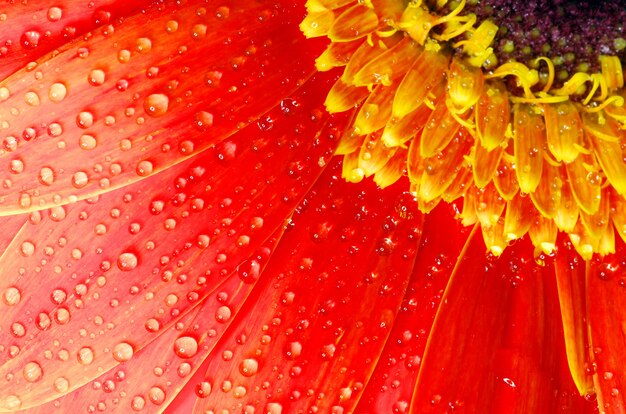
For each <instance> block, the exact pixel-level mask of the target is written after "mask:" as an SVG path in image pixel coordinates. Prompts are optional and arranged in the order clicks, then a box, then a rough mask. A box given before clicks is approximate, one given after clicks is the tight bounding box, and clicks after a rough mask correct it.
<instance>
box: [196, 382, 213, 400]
mask: <svg viewBox="0 0 626 414" xmlns="http://www.w3.org/2000/svg"><path fill="white" fill-rule="evenodd" d="M210 393H211V383H210V382H208V381H202V382H200V383H198V384H197V385H196V395H197V396H198V397H199V398H206V397H208V396H209V394H210Z"/></svg>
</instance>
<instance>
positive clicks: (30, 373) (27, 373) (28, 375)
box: [22, 361, 43, 382]
mask: <svg viewBox="0 0 626 414" xmlns="http://www.w3.org/2000/svg"><path fill="white" fill-rule="evenodd" d="M22 374H23V375H24V379H25V380H26V381H28V382H36V381H39V380H40V379H41V377H42V376H43V370H42V369H41V365H39V364H38V363H37V362H34V361H31V362H29V363H27V364H26V365H24V370H23V371H22Z"/></svg>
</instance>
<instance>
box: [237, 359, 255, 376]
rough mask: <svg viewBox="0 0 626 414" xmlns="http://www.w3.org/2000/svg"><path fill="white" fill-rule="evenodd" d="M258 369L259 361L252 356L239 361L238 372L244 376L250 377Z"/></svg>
mask: <svg viewBox="0 0 626 414" xmlns="http://www.w3.org/2000/svg"><path fill="white" fill-rule="evenodd" d="M258 371H259V362H258V361H257V360H256V359H254V358H246V359H244V360H243V361H241V365H240V366H239V372H241V375H243V376H244V377H252V376H253V375H255V374H256V373H257V372H258Z"/></svg>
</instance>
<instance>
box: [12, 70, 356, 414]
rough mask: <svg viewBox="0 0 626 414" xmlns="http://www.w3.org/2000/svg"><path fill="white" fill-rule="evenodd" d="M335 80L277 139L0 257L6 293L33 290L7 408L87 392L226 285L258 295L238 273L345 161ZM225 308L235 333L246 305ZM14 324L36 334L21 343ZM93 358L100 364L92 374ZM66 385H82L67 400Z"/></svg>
mask: <svg viewBox="0 0 626 414" xmlns="http://www.w3.org/2000/svg"><path fill="white" fill-rule="evenodd" d="M333 80H334V79H333V78H331V77H328V76H326V77H325V78H319V79H316V80H313V81H311V82H310V83H307V84H306V86H304V87H303V88H302V89H301V90H300V91H299V93H298V94H297V95H295V96H293V97H292V98H290V99H286V100H284V101H283V105H282V106H280V107H277V108H275V109H274V110H273V111H272V112H270V113H269V114H268V117H270V118H271V119H273V120H274V123H273V127H272V128H271V129H269V130H268V128H264V129H265V130H261V131H260V130H259V128H257V127H256V126H251V127H249V128H246V129H245V130H243V131H242V132H241V133H239V134H237V135H236V136H235V137H234V138H233V139H232V140H229V141H226V142H224V143H223V144H221V145H218V146H217V147H215V148H213V149H211V150H209V151H205V152H203V153H200V154H198V155H197V156H196V157H195V158H194V159H191V160H189V161H185V162H183V163H181V164H179V165H176V166H174V167H172V168H170V169H169V170H167V171H165V172H163V173H161V174H158V175H156V176H153V177H150V178H148V179H146V180H142V181H140V182H138V183H135V184H133V185H130V186H128V187H126V188H125V189H123V190H120V191H115V192H111V193H109V194H106V195H104V196H102V197H100V199H90V200H88V201H87V202H85V203H77V204H73V205H69V206H65V207H57V208H54V209H51V210H50V211H49V212H47V213H45V214H42V213H39V212H36V213H33V214H32V216H31V224H29V225H27V226H26V228H24V229H23V230H22V231H20V232H19V233H18V234H17V235H16V237H15V239H14V240H13V242H12V244H11V246H9V248H8V249H7V251H6V252H5V253H4V255H3V256H2V257H1V258H0V271H1V272H2V274H3V278H2V280H1V281H0V292H6V290H7V289H9V288H17V289H18V290H19V291H21V300H20V301H17V302H18V303H14V304H12V306H7V304H6V302H5V303H2V304H0V306H2V315H3V317H2V319H1V320H0V344H3V345H4V346H6V348H7V349H11V350H15V353H16V355H13V357H12V358H9V354H10V353H9V352H7V353H4V354H2V355H0V363H2V370H3V372H4V373H6V375H10V376H11V380H9V381H6V382H3V383H2V384H1V385H0V395H2V396H5V398H4V399H3V400H0V407H2V405H4V406H5V407H6V406H11V405H12V404H13V402H15V401H16V399H15V398H14V397H11V396H16V397H17V398H19V400H21V406H22V408H28V407H31V406H34V405H37V404H41V403H43V402H46V401H48V400H50V399H52V398H57V397H59V396H61V395H62V394H64V393H66V392H69V391H71V390H73V389H75V388H76V387H79V386H81V385H83V384H85V383H86V382H88V381H90V380H92V379H93V378H95V377H96V376H99V375H101V374H102V373H103V372H105V371H107V370H110V369H112V368H113V367H115V366H117V365H119V364H120V363H121V362H124V361H125V359H126V358H127V356H128V355H130V354H132V353H133V352H137V351H139V350H140V349H141V348H143V347H144V346H145V345H146V344H147V343H149V342H150V341H152V340H153V339H155V337H157V336H158V334H159V333H161V332H163V331H164V330H165V329H166V328H167V327H168V326H171V325H173V324H174V323H176V322H177V321H178V319H179V318H180V317H181V316H183V315H184V314H185V313H186V312H187V311H189V310H190V309H191V308H192V307H193V306H195V305H196V304H197V303H199V302H200V301H201V300H202V299H203V298H204V297H205V296H207V295H209V294H211V293H213V292H214V291H216V290H217V289H220V287H221V285H222V284H223V283H225V282H224V279H225V277H226V276H229V275H231V277H232V278H234V279H235V280H236V281H237V285H240V284H241V285H242V286H244V287H245V282H246V281H244V280H242V281H240V279H239V278H240V277H241V278H243V279H247V280H250V279H252V280H253V279H254V277H250V271H248V272H245V273H246V274H239V273H241V272H239V273H238V272H237V270H238V269H239V268H240V266H242V263H243V262H245V261H246V260H254V259H255V257H257V255H258V254H259V253H258V249H259V248H260V247H261V246H264V245H265V243H266V241H267V240H268V238H270V237H272V236H273V234H274V232H275V231H276V229H278V228H280V227H281V226H282V225H283V221H284V218H285V217H287V216H288V215H289V214H291V212H292V211H293V209H294V207H295V206H296V205H297V203H298V201H299V200H300V199H301V198H302V197H303V196H304V195H305V194H306V192H307V191H308V190H309V188H310V186H311V184H312V183H313V182H314V180H316V179H317V177H318V174H319V173H320V172H321V171H322V169H323V166H324V165H325V163H326V160H328V159H329V158H330V156H331V155H332V152H333V150H334V147H335V145H336V143H337V137H338V135H339V134H338V133H337V131H336V130H335V128H340V129H341V128H343V127H344V126H345V121H346V119H347V118H345V117H340V118H338V119H336V120H331V121H328V119H327V117H328V115H326V113H325V112H324V111H323V106H322V102H323V100H324V91H326V90H328V88H329V87H330V85H331V84H332V81H333ZM250 270H254V269H250ZM244 287H242V288H241V289H244ZM222 300H224V303H223V304H222V305H220V311H219V313H218V314H217V316H216V317H217V318H218V319H220V320H224V321H226V320H228V319H229V318H230V317H231V316H232V315H234V312H235V311H236V305H237V304H236V303H235V304H232V306H233V308H232V309H230V308H228V307H229V306H231V303H230V300H229V298H222ZM42 313H43V314H44V315H45V316H42V317H40V316H39V315H40V314H42ZM228 314H230V315H228ZM47 317H50V318H51V319H52V321H51V322H50V321H49V320H47V319H46V318H47ZM42 318H43V319H42ZM14 323H20V324H21V325H22V326H23V327H24V330H25V331H26V334H25V335H21V334H19V332H18V335H15V329H13V324H14ZM159 326H160V327H161V329H159ZM20 330H21V329H20ZM155 331H156V332H155ZM57 341H58V342H57ZM119 343H126V344H128V345H122V346H121V347H117V345H118V344H119ZM84 347H89V348H90V349H91V351H92V352H93V354H94V355H95V357H94V360H93V362H92V363H86V364H81V363H80V362H79V360H80V355H81V351H80V350H81V349H82V348H84ZM84 352H87V353H89V351H88V350H86V351H84ZM32 362H34V363H36V364H38V365H39V366H40V367H41V370H42V375H41V378H38V376H39V374H38V372H37V371H38V368H37V367H36V366H34V365H32V364H31V363H32ZM83 362H84V360H83ZM25 369H26V371H25ZM60 376H63V377H65V378H67V379H68V380H69V382H70V383H69V386H68V387H67V389H66V388H65V387H63V388H62V389H61V390H60V391H59V390H57V391H58V392H57V391H55V387H54V381H55V380H56V379H57V378H58V377H60ZM31 381H32V382H31Z"/></svg>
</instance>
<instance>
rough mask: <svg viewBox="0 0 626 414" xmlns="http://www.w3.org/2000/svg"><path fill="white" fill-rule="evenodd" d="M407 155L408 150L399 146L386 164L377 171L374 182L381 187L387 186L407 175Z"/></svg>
mask: <svg viewBox="0 0 626 414" xmlns="http://www.w3.org/2000/svg"><path fill="white" fill-rule="evenodd" d="M406 157H407V150H406V149H404V148H398V150H397V151H396V152H395V153H394V155H393V157H392V158H391V159H390V160H389V161H388V162H387V163H386V164H385V166H384V167H383V168H381V169H380V170H378V171H376V174H374V182H375V183H376V184H378V185H379V186H380V187H381V188H385V187H388V186H390V185H391V184H393V183H395V182H396V181H398V180H399V179H400V177H402V176H403V175H406Z"/></svg>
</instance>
